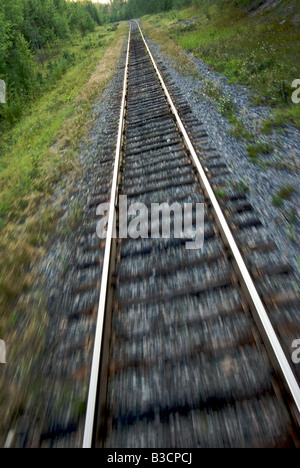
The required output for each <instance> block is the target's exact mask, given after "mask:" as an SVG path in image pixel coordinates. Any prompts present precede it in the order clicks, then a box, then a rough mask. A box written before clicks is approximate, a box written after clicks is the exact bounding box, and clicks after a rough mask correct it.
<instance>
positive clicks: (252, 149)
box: [246, 141, 274, 162]
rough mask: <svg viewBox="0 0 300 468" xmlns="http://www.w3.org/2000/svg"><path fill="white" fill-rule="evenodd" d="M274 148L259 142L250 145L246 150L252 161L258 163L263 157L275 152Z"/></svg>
mask: <svg viewBox="0 0 300 468" xmlns="http://www.w3.org/2000/svg"><path fill="white" fill-rule="evenodd" d="M273 149H274V148H273V146H272V145H271V144H269V143H263V142H260V141H259V142H257V143H254V144H251V145H248V146H247V148H246V150H247V153H248V157H249V159H250V160H251V161H253V162H257V161H258V160H259V157H260V156H261V155H267V154H270V153H271V152H272V151H273Z"/></svg>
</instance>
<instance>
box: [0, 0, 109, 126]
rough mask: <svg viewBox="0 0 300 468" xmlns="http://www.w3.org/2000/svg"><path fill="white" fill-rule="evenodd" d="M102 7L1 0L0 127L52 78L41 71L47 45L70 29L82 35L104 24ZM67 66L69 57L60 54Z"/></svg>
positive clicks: (52, 0)
mask: <svg viewBox="0 0 300 468" xmlns="http://www.w3.org/2000/svg"><path fill="white" fill-rule="evenodd" d="M104 12H105V10H104V9H103V8H102V9H101V8H98V7H97V6H96V5H95V4H93V3H92V2H89V1H86V2H76V3H75V2H69V1H66V0H1V2H0V79H1V80H3V81H5V83H6V89H7V96H6V101H7V102H6V104H5V105H1V106H0V123H1V124H2V125H1V126H2V129H3V128H4V127H5V126H7V125H12V124H13V123H15V121H16V120H18V119H19V118H20V116H21V114H22V108H23V106H24V103H25V102H27V101H30V100H33V99H35V98H36V97H37V96H38V95H39V94H40V93H41V92H42V91H45V90H47V87H49V85H51V83H52V82H53V81H54V80H55V77H56V75H55V73H53V70H51V67H49V69H47V71H46V72H45V71H44V70H43V68H44V60H45V57H46V56H47V54H46V53H45V51H47V48H48V49H49V47H50V46H51V45H53V44H54V43H55V42H56V41H58V40H65V41H66V40H68V39H70V37H71V36H72V35H74V34H81V35H82V36H85V35H86V34H88V33H89V32H91V31H93V30H94V29H95V27H96V26H97V25H101V24H103V23H104V22H105V21H107V19H106V18H105V17H104ZM62 60H63V61H64V63H60V66H67V65H68V61H69V60H70V57H68V56H65V57H63V59H62Z"/></svg>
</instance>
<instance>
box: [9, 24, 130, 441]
mask: <svg viewBox="0 0 300 468" xmlns="http://www.w3.org/2000/svg"><path fill="white" fill-rule="evenodd" d="M127 31H128V25H127V24H126V23H121V24H120V25H119V27H118V28H117V29H115V28H114V27H112V26H111V25H108V26H104V27H100V28H97V30H96V31H95V33H92V34H90V35H88V36H87V37H85V38H84V39H81V38H77V39H73V43H72V44H70V45H69V46H67V45H65V46H64V49H66V48H67V47H69V49H68V50H69V52H70V53H72V54H75V59H74V63H73V65H71V66H70V67H69V68H68V70H67V71H66V73H65V74H64V75H63V76H61V77H60V79H58V81H57V82H56V84H55V85H54V86H53V88H52V90H50V91H49V92H48V93H47V94H45V95H44V96H42V97H41V98H39V99H38V100H37V101H36V102H34V103H31V104H29V106H28V109H27V110H26V111H25V112H24V115H23V117H22V118H21V120H20V121H19V122H18V123H17V124H16V125H15V127H14V128H13V129H11V130H9V131H7V132H5V133H3V134H2V135H1V140H0V146H1V161H0V186H1V191H0V228H1V240H0V254H1V255H0V257H1V260H0V309H1V311H0V336H1V339H3V340H5V341H6V343H7V344H9V346H8V348H7V361H8V362H9V374H8V373H7V369H5V368H4V366H2V367H1V371H0V372H1V373H0V382H1V385H0V387H1V391H0V414H1V417H0V421H1V422H0V433H2V435H4V432H3V430H2V429H3V427H5V426H6V424H7V423H8V421H9V420H10V419H11V418H13V417H14V414H17V413H18V412H20V410H21V409H22V407H23V404H24V399H28V398H30V394H28V392H29V393H30V392H31V391H34V389H32V388H30V385H29V383H30V379H31V370H32V367H33V366H34V364H35V362H36V359H37V357H38V355H39V354H40V353H43V352H44V339H43V338H44V330H45V326H46V323H47V316H46V312H45V308H44V306H43V301H42V297H41V296H40V295H39V293H36V294H35V297H34V299H33V300H32V301H31V300H30V301H29V300H28V298H24V297H23V295H22V293H23V292H24V291H25V290H28V288H29V286H30V285H31V283H32V281H33V275H32V272H31V265H33V264H34V262H35V261H36V260H37V259H38V258H39V257H41V256H42V255H43V252H44V249H45V247H46V245H47V242H48V240H49V236H50V235H51V234H52V233H53V232H54V231H55V228H56V226H57V224H58V221H59V219H60V217H61V215H62V214H63V213H62V211H61V208H60V203H61V202H62V200H58V199H57V197H56V199H55V202H54V194H55V188H56V187H58V186H65V187H71V183H72V180H74V178H75V177H76V174H77V175H78V173H80V163H79V160H78V155H79V149H80V142H82V141H87V139H88V134H89V130H90V128H91V126H92V121H93V115H92V109H93V107H94V104H95V101H96V100H99V99H101V95H102V92H103V91H104V89H105V88H106V87H107V86H108V84H109V82H110V80H111V78H112V77H113V75H114V73H115V67H116V64H117V62H118V59H119V57H120V54H121V51H122V45H123V40H124V38H125V36H126V34H127ZM99 37H101V40H100V41H99ZM67 192H68V190H67ZM67 195H68V193H67ZM73 208H74V209H73V212H72V213H71V214H70V218H72V219H70V222H71V223H76V219H78V216H80V207H73ZM20 315H21V318H22V323H24V321H27V322H28V325H29V326H28V328H27V329H26V330H19V327H18V326H17V323H18V319H19V317H20Z"/></svg>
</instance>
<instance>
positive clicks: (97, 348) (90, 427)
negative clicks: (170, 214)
mask: <svg viewBox="0 0 300 468" xmlns="http://www.w3.org/2000/svg"><path fill="white" fill-rule="evenodd" d="M130 39H131V24H130V29H129V35H128V45H127V56H126V64H125V72H124V82H123V95H122V103H121V110H120V121H119V130H118V137H117V147H116V154H115V161H114V172H113V179H112V187H111V196H110V207H109V214H108V224H107V235H106V243H105V251H104V260H103V268H102V278H101V289H100V298H99V307H98V315H97V325H96V333H95V342H94V352H93V361H92V368H91V376H90V384H89V394H88V404H87V411H86V418H85V428H84V435H83V448H91V447H92V445H93V438H94V419H95V413H96V404H97V393H98V381H99V370H100V361H101V348H102V341H103V331H104V319H105V308H106V302H107V291H108V278H109V269H110V259H111V250H112V239H113V232H114V226H115V222H116V200H117V196H118V176H119V167H120V159H121V149H122V138H123V123H124V115H125V105H126V95H127V82H128V64H129V53H130Z"/></svg>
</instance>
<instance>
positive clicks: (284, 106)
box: [145, 1, 300, 128]
mask: <svg viewBox="0 0 300 468" xmlns="http://www.w3.org/2000/svg"><path fill="white" fill-rule="evenodd" d="M295 8H297V11H298V10H299V11H298V13H299V12H300V6H299V4H297V5H295ZM191 18H195V22H194V23H192V24H190V25H185V24H184V23H182V21H183V20H187V19H191ZM145 20H146V21H147V22H150V23H151V24H152V25H154V26H156V27H157V28H158V29H159V30H164V31H165V33H166V34H167V35H168V36H169V37H171V38H172V39H173V40H174V41H175V42H176V43H177V44H179V45H180V46H181V47H183V48H184V49H185V50H186V51H188V52H193V54H194V55H195V56H196V57H198V58H200V59H201V60H203V61H204V62H205V63H206V64H208V65H209V66H211V67H212V68H213V69H215V70H216V71H217V72H219V73H222V74H224V75H226V76H227V77H228V78H229V81H230V82H231V83H240V84H243V85H247V86H249V87H250V88H251V89H252V90H253V92H255V93H256V98H255V100H256V102H257V103H258V101H259V103H265V104H268V105H271V106H273V108H274V111H275V116H276V123H277V125H278V123H279V122H280V124H281V125H282V124H284V123H286V122H290V123H292V124H294V125H296V126H297V127H298V128H300V104H299V105H296V104H294V103H293V102H292V100H291V96H292V93H293V91H294V89H293V88H292V87H291V84H292V82H293V80H294V79H295V78H299V77H300V48H299V43H300V30H299V28H296V27H295V26H294V25H293V24H292V23H291V22H289V20H286V21H285V22H282V17H278V16H276V14H275V13H274V14H270V13H269V12H268V13H260V14H256V15H249V14H248V13H247V11H243V10H241V9H237V8H235V7H234V6H233V5H232V3H231V2H214V1H212V2H209V3H208V2H206V6H198V7H195V6H194V7H192V8H186V9H184V10H181V11H178V12H177V11H172V12H170V13H167V14H161V15H156V16H147V17H145Z"/></svg>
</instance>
